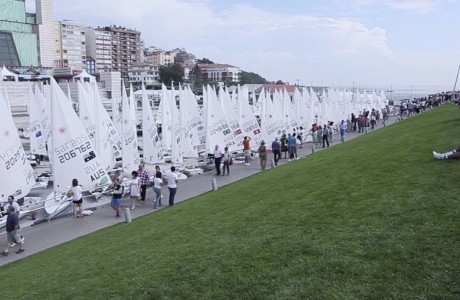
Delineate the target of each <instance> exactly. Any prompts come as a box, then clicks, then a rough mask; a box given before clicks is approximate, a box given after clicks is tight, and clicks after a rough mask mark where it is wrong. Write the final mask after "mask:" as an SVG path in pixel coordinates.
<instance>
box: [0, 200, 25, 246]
mask: <svg viewBox="0 0 460 300" xmlns="http://www.w3.org/2000/svg"><path fill="white" fill-rule="evenodd" d="M2 198H3V197H2ZM10 207H13V208H14V213H15V214H16V215H17V216H18V218H19V215H20V214H21V207H20V206H19V204H18V203H17V202H16V200H15V199H14V196H13V195H10V196H8V203H7V204H6V205H5V207H4V209H5V211H6V212H8V208H10ZM20 238H21V240H22V242H24V237H23V236H22V235H21V236H20ZM16 245H17V244H16V243H15V242H13V243H12V244H11V246H10V247H14V246H16Z"/></svg>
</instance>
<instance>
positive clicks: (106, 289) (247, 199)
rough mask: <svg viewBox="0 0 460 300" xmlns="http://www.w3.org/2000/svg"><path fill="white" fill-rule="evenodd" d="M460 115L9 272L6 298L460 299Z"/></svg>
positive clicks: (353, 145)
mask: <svg viewBox="0 0 460 300" xmlns="http://www.w3.org/2000/svg"><path fill="white" fill-rule="evenodd" d="M459 144H460V110H459V109H458V108H457V107H456V106H453V105H447V106H444V107H441V108H439V109H436V110H433V111H430V112H427V113H424V114H423V115H420V116H417V117H414V118H411V119H408V120H405V121H402V122H399V123H397V124H395V125H392V126H389V127H387V128H385V129H384V130H378V131H376V132H373V133H371V134H368V135H365V136H361V137H359V138H356V139H355V140H353V141H350V142H347V143H344V144H341V145H337V146H335V147H333V148H331V149H328V150H327V151H322V152H319V153H317V154H315V155H311V156H309V157H307V158H306V159H303V160H300V161H297V162H295V163H290V164H287V165H285V166H282V167H279V168H276V169H273V170H268V171H266V172H263V173H260V174H257V175H255V176H252V177H249V178H246V179H244V180H242V181H240V182H237V183H235V184H232V185H229V186H225V187H222V188H219V190H218V191H216V192H212V193H208V194H205V195H203V196H200V197H197V198H195V199H193V200H192V201H187V202H186V203H183V204H180V205H178V206H176V207H174V208H172V209H165V210H162V211H160V212H158V213H155V214H152V215H149V216H145V217H143V218H139V219H136V220H135V221H134V222H133V223H131V224H129V225H126V224H121V225H117V226H113V227H111V228H108V229H104V230H101V231H99V232H97V233H94V234H91V235H89V236H87V237H84V238H80V239H78V240H75V241H73V242H71V243H67V244H65V245H62V246H59V247H55V248H53V249H50V250H48V251H46V252H43V253H40V254H38V255H34V256H31V257H28V258H25V259H24V260H21V261H19V262H17V263H13V264H10V265H7V266H5V267H3V268H0V272H1V275H2V276H0V286H1V287H3V288H2V299H18V298H19V299H263V300H266V299H459V298H460V213H459V207H460V205H459V204H460V201H459V189H458V188H459V183H458V182H459V170H460V161H455V160H450V161H447V160H445V161H437V160H434V159H433V158H432V157H431V151H432V150H433V149H436V150H440V151H441V150H446V151H447V150H449V149H451V148H453V147H454V146H456V145H459Z"/></svg>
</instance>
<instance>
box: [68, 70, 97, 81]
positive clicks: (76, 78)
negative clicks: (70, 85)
mask: <svg viewBox="0 0 460 300" xmlns="http://www.w3.org/2000/svg"><path fill="white" fill-rule="evenodd" d="M73 81H82V82H96V77H94V76H93V75H89V74H88V72H86V71H85V70H83V71H82V72H81V73H80V74H78V75H77V76H74V77H73Z"/></svg>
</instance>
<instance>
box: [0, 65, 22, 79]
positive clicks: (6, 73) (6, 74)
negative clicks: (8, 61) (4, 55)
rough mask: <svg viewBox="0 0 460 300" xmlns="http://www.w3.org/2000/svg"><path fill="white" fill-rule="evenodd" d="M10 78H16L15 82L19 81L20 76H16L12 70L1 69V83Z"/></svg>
mask: <svg viewBox="0 0 460 300" xmlns="http://www.w3.org/2000/svg"><path fill="white" fill-rule="evenodd" d="M10 78H14V81H18V75H17V74H14V73H13V72H11V71H10V70H8V69H7V68H6V67H5V66H3V67H2V68H1V69H0V81H3V80H8V79H10Z"/></svg>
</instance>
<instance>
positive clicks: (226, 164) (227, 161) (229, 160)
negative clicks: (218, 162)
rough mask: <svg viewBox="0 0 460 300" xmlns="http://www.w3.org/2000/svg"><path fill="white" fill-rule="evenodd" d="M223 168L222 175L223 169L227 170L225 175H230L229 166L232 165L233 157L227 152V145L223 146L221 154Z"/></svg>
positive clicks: (223, 174)
mask: <svg viewBox="0 0 460 300" xmlns="http://www.w3.org/2000/svg"><path fill="white" fill-rule="evenodd" d="M222 157H223V160H224V168H223V170H222V176H225V170H227V176H229V175H230V166H231V165H233V157H232V154H231V153H230V152H228V147H225V148H224V154H223V156H222Z"/></svg>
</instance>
